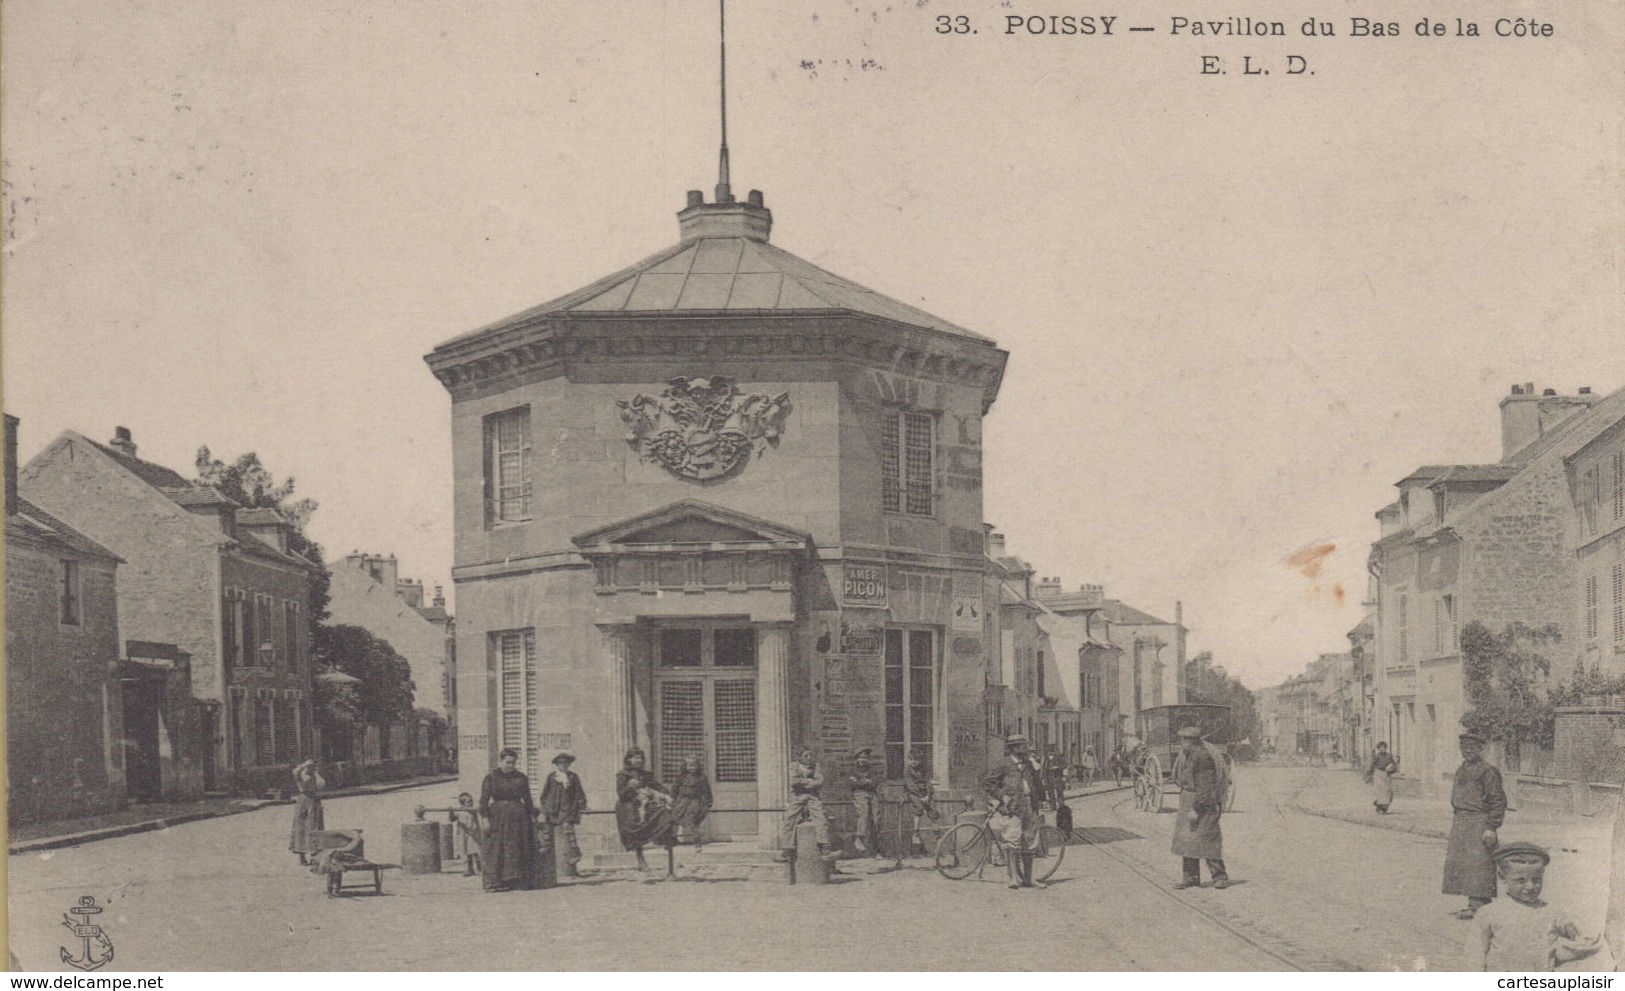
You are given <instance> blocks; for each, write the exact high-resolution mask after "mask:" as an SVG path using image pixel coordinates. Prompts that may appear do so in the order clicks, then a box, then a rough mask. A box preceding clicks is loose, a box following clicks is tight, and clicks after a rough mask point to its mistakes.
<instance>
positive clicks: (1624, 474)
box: [1614, 451, 1625, 521]
mask: <svg viewBox="0 0 1625 991" xmlns="http://www.w3.org/2000/svg"><path fill="white" fill-rule="evenodd" d="M1614 519H1615V520H1616V521H1618V520H1622V519H1625V451H1615V452H1614Z"/></svg>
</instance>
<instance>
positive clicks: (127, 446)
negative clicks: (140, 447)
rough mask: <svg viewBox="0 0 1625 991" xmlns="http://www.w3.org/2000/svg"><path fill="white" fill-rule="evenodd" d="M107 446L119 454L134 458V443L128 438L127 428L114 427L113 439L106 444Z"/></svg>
mask: <svg viewBox="0 0 1625 991" xmlns="http://www.w3.org/2000/svg"><path fill="white" fill-rule="evenodd" d="M107 446H108V447H111V448H112V449H113V450H115V451H118V452H120V453H121V454H125V455H128V456H129V457H132V458H133V457H135V441H134V440H133V439H131V437H130V428H129V427H114V428H113V439H112V440H110V441H108V442H107Z"/></svg>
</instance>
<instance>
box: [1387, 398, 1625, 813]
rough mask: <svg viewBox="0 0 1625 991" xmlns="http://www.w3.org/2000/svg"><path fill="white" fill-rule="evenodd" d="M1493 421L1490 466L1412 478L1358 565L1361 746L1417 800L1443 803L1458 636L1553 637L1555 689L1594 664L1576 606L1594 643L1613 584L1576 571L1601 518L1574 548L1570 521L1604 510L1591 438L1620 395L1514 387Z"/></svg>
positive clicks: (1598, 442) (1457, 692)
mask: <svg viewBox="0 0 1625 991" xmlns="http://www.w3.org/2000/svg"><path fill="white" fill-rule="evenodd" d="M1500 408H1501V428H1502V431H1501V432H1502V452H1501V454H1502V456H1501V459H1500V460H1499V461H1497V462H1495V463H1493V464H1478V465H1424V466H1422V467H1420V468H1418V469H1417V470H1416V471H1414V472H1412V473H1410V474H1409V475H1407V476H1406V477H1405V478H1403V479H1401V480H1400V481H1399V482H1398V483H1397V487H1398V489H1399V498H1398V500H1397V501H1395V502H1394V503H1392V504H1390V505H1388V506H1385V507H1383V509H1381V510H1380V511H1379V512H1378V513H1377V519H1378V522H1379V524H1380V526H1381V528H1382V532H1381V536H1380V537H1379V538H1378V540H1377V541H1376V542H1375V543H1373V544H1372V548H1371V555H1370V565H1369V566H1370V572H1371V576H1372V587H1373V589H1374V591H1375V599H1376V612H1375V616H1374V617H1373V619H1372V629H1371V631H1370V632H1371V634H1372V637H1373V638H1372V639H1371V641H1370V642H1369V643H1368V645H1367V646H1366V648H1365V651H1364V656H1365V658H1366V659H1367V660H1368V663H1369V665H1370V669H1371V674H1372V676H1373V681H1374V692H1373V695H1374V699H1373V702H1374V705H1373V712H1372V735H1373V738H1374V739H1375V740H1386V741H1387V742H1388V744H1389V746H1390V747H1391V748H1392V749H1393V750H1394V751H1395V752H1397V753H1398V754H1399V755H1400V760H1401V763H1402V766H1403V767H1404V769H1405V771H1406V773H1407V775H1415V776H1416V777H1417V778H1418V780H1419V782H1420V787H1421V790H1422V792H1423V794H1427V795H1439V794H1443V793H1445V792H1446V791H1447V790H1448V789H1449V787H1450V780H1449V779H1450V774H1451V773H1452V771H1453V770H1454V768H1455V767H1456V765H1457V763H1458V762H1459V756H1458V754H1457V750H1456V737H1457V735H1458V734H1459V733H1460V732H1461V731H1462V725H1461V718H1462V716H1463V715H1464V714H1465V713H1466V712H1467V709H1468V704H1469V703H1468V701H1467V690H1466V683H1465V673H1464V668H1463V658H1462V654H1461V630H1462V629H1463V627H1465V626H1466V625H1467V624H1469V623H1471V622H1474V621H1477V622H1480V623H1482V624H1483V625H1484V626H1485V627H1486V628H1488V629H1489V631H1490V632H1492V633H1496V634H1499V633H1501V632H1502V631H1504V630H1505V629H1506V628H1507V627H1508V626H1509V625H1510V624H1513V623H1523V624H1526V625H1528V626H1530V627H1534V628H1543V627H1547V626H1555V627H1556V628H1557V629H1558V631H1559V633H1560V634H1561V637H1562V639H1561V641H1560V642H1559V644H1558V645H1557V646H1555V647H1554V648H1551V650H1550V656H1548V657H1547V661H1548V662H1549V663H1550V665H1551V678H1552V680H1553V681H1554V682H1558V681H1566V680H1568V678H1569V677H1570V676H1571V675H1572V673H1573V672H1574V670H1575V669H1576V667H1577V666H1578V665H1580V664H1584V663H1587V662H1586V659H1585V658H1586V656H1587V655H1586V651H1587V649H1588V647H1589V646H1590V645H1592V644H1596V645H1597V647H1598V649H1597V651H1596V655H1597V657H1598V659H1599V661H1600V660H1602V650H1601V644H1600V643H1598V641H1599V639H1600V637H1593V636H1591V633H1592V632H1593V630H1592V625H1591V623H1592V613H1591V612H1590V611H1589V609H1588V606H1589V604H1590V603H1591V602H1593V601H1595V602H1596V603H1597V607H1598V608H1597V611H1596V614H1595V615H1596V632H1597V633H1598V634H1601V633H1602V632H1603V624H1602V620H1603V615H1604V614H1603V611H1602V605H1603V599H1604V589H1605V588H1606V585H1605V583H1606V581H1608V580H1609V579H1610V578H1611V572H1610V571H1609V570H1608V565H1607V564H1606V563H1602V564H1601V565H1600V568H1599V567H1598V566H1592V567H1589V568H1588V567H1587V564H1588V563H1590V562H1593V561H1596V560H1598V559H1597V551H1596V550H1592V548H1602V547H1605V546H1607V541H1606V540H1605V539H1604V535H1603V534H1602V532H1601V524H1602V523H1603V522H1604V521H1603V520H1602V519H1601V518H1600V517H1599V523H1598V532H1597V534H1596V535H1595V536H1594V537H1593V538H1591V539H1590V540H1587V539H1586V538H1583V537H1582V536H1581V532H1582V530H1581V528H1582V526H1583V525H1584V524H1583V523H1582V521H1581V516H1582V515H1583V507H1585V506H1597V505H1598V504H1599V503H1601V502H1603V499H1602V495H1603V494H1604V492H1605V490H1603V489H1602V487H1601V484H1600V482H1594V481H1592V480H1593V479H1600V478H1602V477H1603V475H1602V472H1603V471H1604V470H1606V469H1607V468H1609V467H1611V465H1610V464H1608V463H1605V459H1604V458H1603V456H1602V455H1603V453H1604V450H1605V449H1606V448H1607V442H1606V441H1605V440H1602V438H1604V437H1606V436H1610V435H1611V433H1610V431H1613V430H1617V429H1618V426H1617V425H1618V423H1619V422H1620V420H1621V418H1622V417H1625V392H1615V393H1613V394H1611V395H1609V396H1606V397H1604V396H1601V395H1596V394H1593V393H1592V392H1591V391H1590V390H1588V389H1582V390H1580V391H1579V392H1578V393H1577V394H1575V395H1571V396H1560V395H1557V394H1556V392H1555V391H1553V390H1550V389H1547V390H1544V392H1543V393H1541V394H1537V393H1536V391H1535V389H1534V387H1533V386H1532V385H1521V386H1514V387H1513V389H1512V392H1511V394H1510V395H1508V396H1506V397H1504V398H1503V399H1502V400H1501V403H1500ZM1586 452H1589V453H1586ZM1594 494H1595V495H1594ZM1622 498H1625V497H1622ZM1577 506H1579V507H1582V512H1577V509H1576V507H1577ZM1601 508H1603V509H1611V506H1607V505H1602V506H1601ZM1577 562H1579V563H1578V564H1577ZM1497 753H1500V754H1501V755H1502V756H1501V757H1500V758H1498V759H1502V760H1504V762H1505V763H1507V764H1508V765H1509V766H1508V768H1507V769H1508V770H1510V771H1538V770H1540V768H1539V767H1538V766H1536V763H1535V760H1534V758H1535V755H1534V754H1533V753H1530V754H1521V753H1520V752H1519V750H1518V748H1516V747H1506V748H1504V749H1503V748H1499V747H1498V748H1497ZM1525 764H1527V765H1528V766H1524V765H1525Z"/></svg>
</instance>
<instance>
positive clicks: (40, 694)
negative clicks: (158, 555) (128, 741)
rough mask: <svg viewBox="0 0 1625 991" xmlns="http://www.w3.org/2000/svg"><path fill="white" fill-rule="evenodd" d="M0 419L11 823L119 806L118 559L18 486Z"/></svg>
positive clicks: (9, 428) (10, 427)
mask: <svg viewBox="0 0 1625 991" xmlns="http://www.w3.org/2000/svg"><path fill="white" fill-rule="evenodd" d="M15 423H16V421H15V419H14V418H12V417H10V416H7V417H6V433H7V451H8V454H11V457H8V459H7V465H6V476H7V485H6V495H7V500H6V702H7V715H6V755H7V767H8V770H9V773H8V785H9V795H8V801H7V810H8V816H9V820H10V821H11V822H12V823H13V824H17V823H24V822H37V821H49V820H55V819H66V818H72V817H76V816H85V815H92V814H95V813H99V812H106V811H109V810H112V809H116V808H120V807H122V806H123V804H124V801H125V781H124V765H123V760H122V756H121V753H120V741H121V740H122V739H123V736H124V730H123V719H122V706H123V696H122V692H121V690H120V688H121V686H120V683H119V663H118V662H119V625H118V598H117V590H116V585H115V581H116V573H117V568H118V565H119V559H118V557H117V556H116V555H114V554H113V553H112V552H111V551H109V550H107V549H106V548H104V547H101V546H100V545H98V544H97V543H96V542H94V541H92V540H90V539H89V538H88V537H86V536H85V535H84V534H82V533H79V532H78V531H77V530H75V529H74V528H72V527H71V526H69V525H67V524H65V523H63V522H62V521H61V520H58V519H56V518H55V517H54V516H52V515H51V514H49V513H47V512H45V511H44V510H42V509H40V508H39V507H37V506H34V505H32V504H31V503H29V502H28V501H27V500H24V499H20V498H18V497H17V494H16V488H15V478H16V468H17V466H16V461H15V454H14V452H15V450H16V448H15V445H14V442H13V441H12V440H11V437H12V435H13V431H14V429H15Z"/></svg>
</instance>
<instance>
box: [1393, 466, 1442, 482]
mask: <svg viewBox="0 0 1625 991" xmlns="http://www.w3.org/2000/svg"><path fill="white" fill-rule="evenodd" d="M1454 467H1456V466H1455V465H1423V466H1421V467H1420V468H1418V469H1416V470H1415V471H1413V472H1411V473H1410V474H1409V475H1406V476H1405V477H1404V478H1402V479H1400V480H1399V481H1397V482H1395V483H1394V484H1395V485H1404V484H1405V483H1406V482H1415V481H1424V482H1431V481H1433V480H1434V479H1435V478H1438V477H1439V476H1440V475H1443V474H1444V473H1445V472H1447V471H1449V470H1450V469H1452V468H1454Z"/></svg>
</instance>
